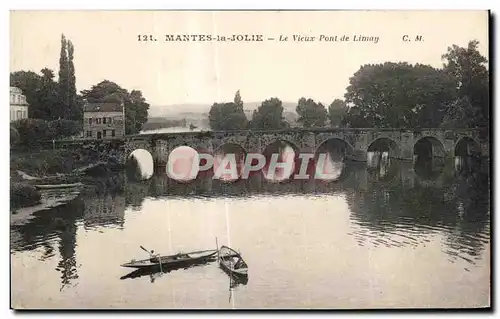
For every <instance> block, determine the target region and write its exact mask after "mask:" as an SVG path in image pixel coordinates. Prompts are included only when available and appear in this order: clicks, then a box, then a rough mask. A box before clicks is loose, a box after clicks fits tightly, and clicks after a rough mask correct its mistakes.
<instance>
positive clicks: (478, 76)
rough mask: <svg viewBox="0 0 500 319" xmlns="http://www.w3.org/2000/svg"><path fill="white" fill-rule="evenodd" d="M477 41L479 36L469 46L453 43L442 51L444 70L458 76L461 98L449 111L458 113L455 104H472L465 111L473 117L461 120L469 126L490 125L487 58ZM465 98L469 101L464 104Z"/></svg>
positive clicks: (455, 76)
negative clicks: (446, 49) (465, 120)
mask: <svg viewBox="0 0 500 319" xmlns="http://www.w3.org/2000/svg"><path fill="white" fill-rule="evenodd" d="M478 45H479V42H478V41H476V40H474V41H470V42H469V43H468V45H467V47H466V48H464V47H459V46H457V45H453V46H451V47H449V48H448V51H447V53H445V54H443V55H442V58H443V59H444V60H445V63H444V70H445V72H446V73H448V74H449V75H450V76H452V77H453V79H454V80H455V86H456V89H457V91H458V92H457V94H458V98H459V99H462V102H458V103H450V104H449V108H448V109H447V113H449V117H454V115H455V117H456V114H458V113H460V112H461V111H459V110H454V109H453V108H454V107H468V108H470V109H469V110H467V109H465V110H463V111H464V112H465V113H466V114H468V116H467V117H469V116H473V118H472V119H471V118H468V119H467V123H462V125H467V126H469V127H477V126H487V125H488V120H489V74H488V69H487V63H488V60H487V59H486V58H485V57H484V56H482V55H481V53H480V52H479V51H478V49H477V47H478ZM464 98H466V100H467V101H468V102H469V103H465V104H464V103H463V102H464V101H465V100H464ZM467 105H468V106H467ZM448 124H449V123H448ZM457 124H458V123H457Z"/></svg>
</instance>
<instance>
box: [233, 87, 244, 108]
mask: <svg viewBox="0 0 500 319" xmlns="http://www.w3.org/2000/svg"><path fill="white" fill-rule="evenodd" d="M234 104H235V105H236V106H238V107H241V109H242V110H243V100H242V99H241V95H240V90H238V91H236V94H235V95H234Z"/></svg>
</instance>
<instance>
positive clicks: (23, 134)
mask: <svg viewBox="0 0 500 319" xmlns="http://www.w3.org/2000/svg"><path fill="white" fill-rule="evenodd" d="M12 127H13V128H14V129H16V130H17V132H18V133H19V142H20V144H23V145H27V146H31V145H36V144H37V143H38V142H39V141H41V140H44V139H45V140H47V139H50V138H51V137H52V136H51V135H52V134H51V131H50V129H49V126H48V124H47V122H46V121H44V120H40V119H21V120H17V121H15V122H13V123H12Z"/></svg>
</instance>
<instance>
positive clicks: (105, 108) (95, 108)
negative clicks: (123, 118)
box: [83, 103, 123, 112]
mask: <svg viewBox="0 0 500 319" xmlns="http://www.w3.org/2000/svg"><path fill="white" fill-rule="evenodd" d="M83 111H84V112H122V111H123V105H122V104H120V103H86V104H85V106H84V107H83Z"/></svg>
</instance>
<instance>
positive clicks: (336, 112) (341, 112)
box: [328, 99, 347, 127]
mask: <svg viewBox="0 0 500 319" xmlns="http://www.w3.org/2000/svg"><path fill="white" fill-rule="evenodd" d="M346 111H347V106H346V104H345V102H344V101H342V100H340V99H335V100H333V102H332V104H330V106H329V107H328V120H329V122H330V126H331V127H339V126H340V125H341V124H342V120H343V119H344V116H345V114H346Z"/></svg>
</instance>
